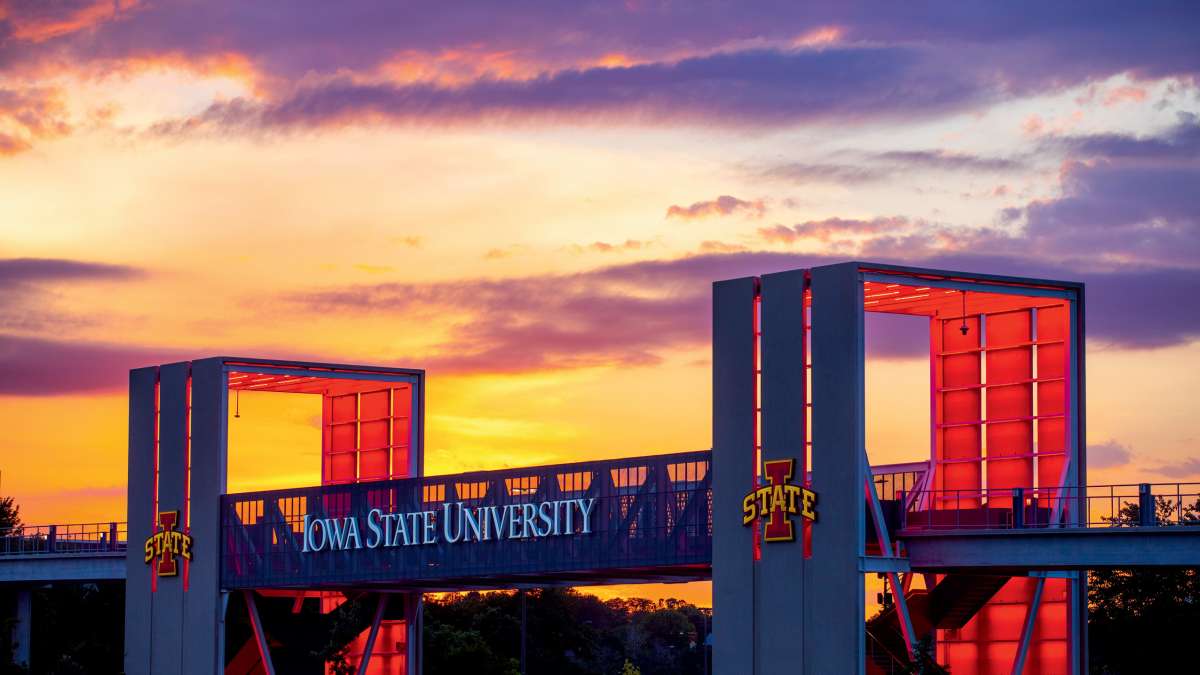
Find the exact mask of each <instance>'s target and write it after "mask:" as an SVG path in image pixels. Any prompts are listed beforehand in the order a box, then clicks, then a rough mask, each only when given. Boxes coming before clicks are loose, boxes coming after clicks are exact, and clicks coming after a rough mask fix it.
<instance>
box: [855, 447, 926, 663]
mask: <svg viewBox="0 0 1200 675" xmlns="http://www.w3.org/2000/svg"><path fill="white" fill-rule="evenodd" d="M859 461H860V462H861V463H862V470H863V476H865V479H864V481H863V483H864V484H863V490H864V491H865V492H866V496H867V502H868V503H869V504H870V505H871V513H872V515H874V520H875V538H876V540H878V542H879V550H880V551H882V552H883V553H884V555H889V556H890V555H895V550H894V549H893V548H892V541H891V537H890V536H888V531H887V523H885V522H884V521H883V508H882V507H881V506H880V505H879V493H878V492H876V491H875V480H874V476H873V475H872V474H871V464H870V462H868V461H867V454H866V453H865V452H864V453H862V454H861V455H860V456H859ZM887 577H888V582H889V583H891V585H892V590H893V591H894V592H895V594H896V613H897V615H898V616H899V618H900V632H902V633H903V634H904V648H905V650H906V651H908V658H909V659H910V660H911V659H912V658H913V656H914V655H915V654H916V650H915V643H916V636H915V635H913V625H912V617H911V616H910V615H909V613H908V600H907V598H905V597H904V588H905V587H904V585H903V584H901V582H900V575H898V574H896V573H895V572H888V573H887Z"/></svg>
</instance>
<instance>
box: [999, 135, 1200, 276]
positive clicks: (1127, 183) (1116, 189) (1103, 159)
mask: <svg viewBox="0 0 1200 675" xmlns="http://www.w3.org/2000/svg"><path fill="white" fill-rule="evenodd" d="M1050 143H1052V144H1056V145H1060V146H1063V147H1066V148H1068V149H1069V150H1070V151H1071V152H1072V153H1073V157H1074V158H1075V159H1073V160H1072V161H1070V162H1069V163H1068V164H1067V165H1066V168H1065V169H1064V171H1063V180H1062V184H1063V189H1062V195H1061V196H1059V197H1056V198H1052V199H1046V200H1041V201H1036V202H1033V203H1031V204H1029V205H1027V206H1026V207H1025V208H1024V210H1023V212H1021V214H1020V215H1024V217H1025V219H1026V234H1027V236H1028V238H1029V239H1030V240H1031V242H1032V244H1033V245H1034V246H1035V247H1037V248H1039V249H1042V250H1052V251H1061V252H1063V253H1064V254H1069V255H1072V256H1078V257H1080V258H1091V259H1094V260H1099V261H1101V262H1106V261H1111V260H1116V261H1118V262H1125V263H1130V262H1133V263H1141V264H1159V265H1172V266H1183V267H1192V266H1195V265H1196V261H1197V260H1200V190H1197V189H1196V186H1197V185H1200V118H1197V117H1196V116H1195V115H1181V117H1180V122H1179V124H1178V125H1176V126H1175V127H1174V128H1172V129H1170V130H1168V131H1167V132H1166V133H1164V134H1162V135H1160V136H1155V137H1146V138H1137V137H1132V136H1124V135H1115V134H1101V135H1093V136H1080V137H1069V138H1063V139H1055V140H1053V141H1050ZM1015 215H1018V214H1015V213H1006V214H1003V216H1002V217H1003V218H1006V219H1009V220H1011V219H1013V216H1015Z"/></svg>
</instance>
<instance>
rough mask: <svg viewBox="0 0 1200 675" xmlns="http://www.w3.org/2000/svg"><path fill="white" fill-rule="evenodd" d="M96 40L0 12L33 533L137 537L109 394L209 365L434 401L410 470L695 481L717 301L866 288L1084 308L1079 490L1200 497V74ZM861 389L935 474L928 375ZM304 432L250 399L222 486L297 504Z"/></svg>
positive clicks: (322, 38)
mask: <svg viewBox="0 0 1200 675" xmlns="http://www.w3.org/2000/svg"><path fill="white" fill-rule="evenodd" d="M109 5H111V3H94V4H90V5H89V4H88V3H82V4H81V5H80V6H79V7H77V8H74V9H70V10H68V8H66V7H65V6H63V7H56V8H45V9H44V10H42V11H35V8H26V7H24V6H21V7H15V8H13V9H11V10H8V9H5V8H3V7H0V24H4V25H8V24H11V27H12V28H13V30H12V31H11V32H10V33H9V34H8V36H7V37H0V63H7V64H11V65H10V66H8V67H6V69H5V70H4V71H3V72H0V428H3V429H4V430H5V433H4V435H3V438H2V439H0V471H2V474H0V493H3V494H11V495H13V496H15V497H16V498H17V500H18V501H19V502H20V504H21V506H22V514H23V516H24V519H25V520H26V521H27V522H29V523H41V522H65V521H72V522H86V521H96V520H107V519H110V518H123V513H124V500H125V470H126V469H125V445H126V401H125V391H124V386H125V385H124V378H125V372H126V371H127V369H128V368H130V367H135V366H139V365H149V364H153V363H159V362H165V361H168V360H175V359H181V358H189V357H201V356H207V355H213V354H236V355H244V356H263V357H279V358H289V357H300V358H309V359H313V360H327V361H340V362H360V363H367V364H381V365H399V366H408V367H417V368H422V367H423V368H426V369H427V370H428V374H429V390H428V409H427V410H428V412H427V418H428V432H427V451H426V458H427V459H426V466H427V468H428V470H429V471H430V472H439V473H440V472H452V471H458V470H465V469H480V468H497V467H505V466H520V465H528V464H537V463H547V462H559V461H569V460H576V459H587V458H600V457H617V456H626V455H637V454H650V453H664V452H675V451H683V450H692V449H702V448H707V447H709V442H710V441H709V435H710V429H709V418H710V367H709V366H710V364H709V363H708V359H709V353H708V342H707V340H708V338H707V332H706V331H707V329H706V326H707V321H708V316H707V313H706V312H707V302H708V299H707V293H708V290H707V289H708V286H707V284H708V282H709V281H711V280H714V279H717V278H724V277H729V276H738V275H744V274H750V273H757V272H765V271H771V270H777V269H783V268H787V267H801V266H805V265H808V264H813V263H822V262H827V261H832V260H838V259H852V258H862V259H883V260H887V261H898V262H911V263H915V264H926V265H929V266H934V267H962V268H966V269H970V270H974V271H986V272H997V273H1012V274H1025V273H1029V274H1037V275H1042V276H1056V277H1061V278H1066V279H1084V280H1085V281H1087V282H1088V283H1089V289H1090V292H1091V293H1092V294H1091V295H1089V300H1090V303H1089V306H1090V308H1091V309H1090V311H1089V317H1088V321H1089V333H1088V334H1089V338H1090V342H1089V354H1088V359H1089V361H1088V366H1089V370H1088V378H1087V387H1088V416H1087V421H1088V438H1089V440H1090V444H1091V445H1092V446H1093V448H1092V455H1091V456H1092V458H1093V461H1092V462H1091V476H1090V480H1091V481H1092V482H1110V481H1119V482H1134V481H1139V480H1148V481H1163V480H1166V479H1167V478H1168V477H1170V478H1171V479H1186V478H1191V479H1193V480H1196V479H1200V478H1198V477H1200V452H1197V450H1196V437H1197V436H1196V432H1195V418H1196V414H1197V412H1200V411H1198V410H1197V407H1196V404H1195V402H1194V397H1189V396H1187V395H1186V394H1185V393H1186V392H1189V391H1193V390H1195V389H1196V388H1197V387H1198V386H1200V342H1198V338H1200V319H1198V318H1197V317H1200V312H1197V311H1196V309H1197V308H1196V305H1195V297H1196V292H1198V291H1200V282H1198V281H1197V279H1198V278H1200V272H1198V268H1197V263H1196V260H1197V259H1200V234H1198V228H1200V224H1198V223H1200V220H1198V218H1197V213H1198V212H1200V206H1198V205H1197V203H1196V202H1195V197H1194V193H1195V190H1194V188H1195V184H1196V183H1195V181H1196V180H1197V179H1198V178H1200V167H1198V165H1197V162H1198V160H1197V157H1200V143H1197V141H1196V139H1197V138H1200V121H1198V120H1200V118H1198V117H1197V116H1196V115H1197V112H1200V104H1198V103H1197V101H1200V97H1198V96H1197V92H1198V91H1200V89H1197V86H1196V84H1195V83H1196V72H1197V66H1196V65H1195V64H1194V63H1192V62H1191V61H1188V60H1186V59H1184V58H1183V57H1181V56H1180V53H1181V52H1184V51H1186V50H1181V49H1174V50H1172V49H1170V48H1165V49H1164V50H1163V51H1161V52H1158V51H1153V50H1142V49H1130V50H1124V49H1110V48H1109V47H1105V52H1104V53H1103V55H1102V56H1103V58H1101V56H1098V55H1096V54H1092V52H1087V54H1084V56H1080V57H1079V58H1080V59H1082V61H1080V62H1074V61H1071V60H1070V59H1073V58H1075V53H1076V51H1078V49H1085V48H1086V49H1090V48H1091V47H1089V46H1088V45H1094V44H1108V43H1107V42H1105V41H1103V40H1100V41H1098V40H1095V39H1092V38H1091V37H1089V34H1088V33H1086V32H1077V31H1076V32H1069V33H1063V34H1062V35H1063V36H1065V37H1062V36H1060V35H1051V36H1049V37H1048V36H1046V35H1044V34H1042V33H1040V32H1039V30H1040V29H1039V28H1038V24H1037V22H1036V21H1031V22H1030V23H1029V24H1028V25H1026V24H1024V23H1022V24H1021V25H1020V26H1014V27H1013V28H1012V30H1013V37H1012V39H1013V40H1017V41H1019V44H1020V48H1017V49H1014V48H1012V45H1011V44H1003V43H1000V44H997V43H994V42H992V40H1003V39H1008V35H1007V34H1006V35H1005V36H1000V37H996V35H995V34H994V32H993V31H990V30H985V29H982V28H981V27H980V26H986V25H988V22H987V21H984V22H983V23H982V24H976V23H973V22H966V23H964V24H963V25H961V26H955V27H954V30H957V31H958V33H957V34H956V37H955V38H954V39H948V38H946V37H945V35H949V34H951V33H953V31H952V30H950V29H949V28H948V29H947V31H946V33H945V35H944V34H942V33H930V34H918V33H912V32H911V31H918V28H915V27H913V26H911V25H909V24H908V23H907V22H904V21H903V20H902V18H896V21H897V22H900V23H896V24H895V26H893V25H892V24H891V23H888V22H887V21H882V20H881V21H879V22H875V21H872V20H871V19H870V18H868V17H862V16H857V15H855V16H850V15H846V16H842V15H839V14H838V12H837V11H836V10H835V9H831V10H828V11H824V12H822V13H820V14H821V15H820V16H814V17H809V18H805V17H799V16H797V17H793V19H794V20H793V21H792V22H791V23H789V22H788V21H784V20H781V19H780V18H779V16H773V17H766V18H764V17H757V16H745V17H738V20H737V21H733V20H726V19H721V18H720V17H715V18H712V19H711V20H709V19H700V18H696V17H688V18H687V20H686V21H685V20H682V19H680V18H679V17H672V16H670V10H668V9H666V8H664V9H662V11H661V13H657V14H655V13H653V12H648V11H647V10H646V9H645V8H644V7H641V3H626V4H625V6H624V7H623V8H620V9H618V10H614V11H613V12H611V13H603V16H601V15H599V14H598V15H594V16H591V17H590V18H589V19H588V20H587V21H582V20H581V21H575V20H574V19H568V18H565V17H561V16H549V14H548V15H547V16H540V15H539V16H532V17H510V16H508V15H505V16H504V19H503V20H504V21H506V22H507V21H509V19H512V23H511V24H510V23H505V26H506V28H505V29H504V30H499V29H497V28H496V27H494V26H493V25H492V18H489V17H488V16H484V17H482V18H481V17H479V16H475V15H473V14H470V15H464V16H462V17H458V18H459V20H458V21H457V22H455V21H447V22H443V23H438V24H437V26H436V28H435V27H429V28H428V30H425V31H419V32H418V33H414V34H411V35H410V34H408V33H405V34H404V35H402V36H394V35H390V34H389V35H382V34H377V33H376V32H375V31H374V30H373V26H371V25H365V24H363V23H362V22H358V23H356V24H355V26H353V27H352V28H353V31H354V35H355V39H347V38H345V37H344V36H343V37H340V38H339V37H338V36H337V35H336V34H335V33H336V31H338V30H341V29H342V28H343V26H342V25H341V23H339V22H336V21H334V22H333V23H332V24H331V25H329V26H328V27H327V28H328V35H326V34H324V33H322V34H319V35H313V34H309V33H306V32H305V31H307V30H309V29H310V28H311V26H309V25H307V24H303V25H301V24H300V23H297V24H296V25H290V24H289V25H288V26H287V27H281V28H279V29H278V31H271V32H268V33H264V34H260V33H258V32H256V31H255V30H252V28H253V26H252V25H251V24H250V23H247V24H246V25H241V24H224V23H221V21H223V20H224V19H223V15H220V13H219V12H218V13H215V14H214V15H208V14H204V15H203V16H191V15H189V14H187V12H204V11H206V10H207V9H208V8H207V7H199V8H196V7H193V8H190V9H184V8H180V9H177V10H173V9H171V8H169V7H164V6H158V5H153V4H151V5H146V4H144V3H128V2H126V3H119V11H118V12H116V13H115V14H114V13H113V12H112V10H111V9H110V7H109ZM463 11H464V12H465V11H466V10H463ZM522 11H531V12H532V11H535V10H532V9H530V10H522ZM780 11H783V10H780ZM979 12H981V13H982V12H984V10H982V9H981V10H979ZM826 14H828V16H826ZM966 14H969V13H966V12H964V13H963V16H960V17H956V18H949V17H948V18H947V21H954V20H963V21H964V22H965V21H966V18H964V17H965V15H966ZM768 18H769V19H770V20H768ZM967 18H970V17H967ZM243 19H244V20H245V21H246V22H251V21H252V20H253V19H254V17H243ZM330 21H333V18H330ZM1126 21H1128V19H1122V21H1121V22H1118V23H1120V25H1121V26H1122V27H1123V26H1125V25H1126V24H1125V23H1124V22H1126ZM5 22H8V23H5ZM556 22H560V23H561V25H560V24H559V23H556ZM643 22H644V23H643ZM659 22H661V23H659ZM410 23H411V22H410ZM1093 23H1096V22H1089V26H1091V25H1092V24H1093ZM1101 23H1103V22H1101ZM1176 23H1177V24H1179V25H1180V26H1182V27H1181V28H1179V29H1178V31H1176V32H1179V31H1181V32H1180V34H1179V35H1176V34H1175V32H1172V31H1175V30H1176V29H1175V28H1173V27H1172V26H1163V27H1162V29H1161V30H1162V31H1163V35H1162V36H1161V40H1159V41H1157V42H1156V44H1159V43H1161V44H1164V45H1167V47H1170V45H1172V44H1176V42H1172V40H1176V39H1181V40H1183V42H1182V43H1179V44H1184V45H1186V44H1189V43H1188V38H1187V36H1188V35H1191V36H1192V38H1193V39H1194V32H1189V31H1188V30H1187V29H1186V28H1187V26H1186V24H1187V22H1176ZM335 24H336V25H335ZM568 24H569V25H568ZM901 24H903V25H901ZM4 25H0V36H4V35H5V31H4V30H3V28H4ZM180 25H182V26H187V27H188V30H180V29H179V26H180ZM396 25H401V24H396ZM403 25H408V24H403ZM414 25H422V24H420V22H417V23H416V24H414ZM1096 25H1099V24H1096ZM1106 25H1107V24H1106ZM1155 25H1156V26H1157V24H1155ZM522 30H526V31H530V34H528V35H525V34H522V33H521V31H522ZM1081 30H1082V29H1081ZM1104 30H1117V29H1115V28H1111V27H1110V28H1108V29H1104ZM1122 30H1123V28H1122ZM288 31H292V32H288ZM889 31H894V32H889ZM904 31H910V32H909V33H905V32H904ZM1021 31H1027V32H1028V34H1025V33H1022V32H1021ZM918 32H919V31H918ZM163 36H176V39H178V40H180V41H181V42H180V43H178V44H176V43H172V42H171V41H170V40H166V39H164V38H163ZM180 36H183V37H180ZM914 36H915V37H914ZM1181 36H1182V37H1181ZM1060 37H1061V39H1060ZM359 38H361V39H359ZM963 44H970V45H975V48H974V49H973V50H972V49H960V47H961V45H963ZM297 45H302V46H303V49H300V48H297ZM1072 45H1074V47H1073V46H1072ZM997 47H998V49H996V48H997ZM1076 47H1078V49H1076ZM943 49H950V50H952V53H953V54H954V57H953V58H948V57H947V56H946V53H944V52H942V51H939V50H943ZM992 49H996V51H987V50H992ZM1059 50H1065V51H1059ZM1080 53H1082V52H1080ZM1088 54H1090V56H1088ZM981 55H985V56H986V58H984V56H981ZM1022 55H1025V56H1028V57H1030V58H1031V59H1032V61H1033V62H1035V63H1031V62H1026V61H1024V60H1022V59H1023V57H1022ZM1034 57H1036V58H1034ZM981 58H983V60H982V61H980V60H979V59H981ZM6 59H7V60H6ZM863 59H866V61H862V60H863ZM875 59H878V61H875ZM862 63H866V64H867V65H866V66H862ZM843 64H849V65H843ZM710 68H711V69H712V70H711V71H710V70H709V69H710ZM708 73H715V74H708ZM829 73H840V75H839V76H838V77H836V78H835V77H832V76H831V75H830V76H828V77H827V75H828V74H829ZM877 77H885V78H888V79H887V81H886V82H883V83H881V82H880V81H878V80H877V79H875V78H877ZM706 78H711V79H706ZM739 78H742V79H739ZM773 78H774V79H773ZM855 78H860V80H856V79H855ZM760 86H761V87H762V89H758V88H757V87H760ZM705 92H706V93H705ZM880 92H882V93H880ZM790 96H795V97H797V98H788V97H790ZM779 97H783V98H779ZM1188 195H1192V196H1190V197H1189V196H1188ZM1189 200H1190V201H1189ZM1091 289H1095V290H1094V292H1093V291H1091ZM886 338H887V336H874V337H873V339H877V340H879V344H883V343H886V342H887V339H886ZM872 354H873V357H872V359H871V360H870V367H869V369H868V385H869V388H868V391H869V394H868V396H869V401H868V405H869V409H870V410H869V412H870V417H869V430H868V444H869V447H870V452H871V458H872V460H873V461H875V462H892V461H905V460H913V459H922V458H925V457H927V456H928V450H927V444H928V440H927V439H928V434H927V426H926V425H927V419H928V409H927V402H926V401H927V398H926V397H925V396H924V395H923V394H922V395H919V396H912V395H911V394H909V393H907V392H924V390H925V387H927V386H928V370H927V365H926V363H925V361H924V360H923V358H922V357H920V355H919V354H918V353H917V352H914V351H912V350H907V351H905V350H892V351H890V352H889V351H888V350H887V349H882V348H881V349H879V350H873V351H872ZM881 383H886V384H887V385H888V386H886V387H885V386H881ZM309 403H310V402H308V401H305V400H302V399H301V397H281V398H280V399H276V398H272V397H269V396H263V397H256V396H246V397H244V398H243V400H242V401H241V408H242V417H241V418H240V419H238V420H236V421H234V422H233V423H232V424H231V430H230V440H231V448H233V449H234V451H235V454H234V456H233V458H232V459H231V473H230V487H231V489H234V490H238V489H249V488H251V487H281V486H284V485H291V484H297V483H304V482H309V483H311V482H315V481H316V480H317V477H318V473H317V471H318V467H317V458H318V452H319V447H318V446H317V445H315V443H316V439H317V436H316V418H317V411H316V410H315V409H313V408H312V406H310V405H308V404H309ZM675 590H676V589H674V588H672V589H667V590H666V591H662V590H654V591H650V590H648V589H646V592H653V593H658V592H663V593H668V594H675ZM618 592H623V591H618ZM706 592H707V591H706V589H705V587H703V586H701V587H696V588H691V589H689V590H686V591H685V594H690V595H691V596H692V597H696V598H702V597H703V596H704V594H705V593H706Z"/></svg>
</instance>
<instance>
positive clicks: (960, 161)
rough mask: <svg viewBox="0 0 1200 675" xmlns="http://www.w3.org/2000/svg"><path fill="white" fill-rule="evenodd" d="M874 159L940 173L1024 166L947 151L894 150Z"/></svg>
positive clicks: (1021, 163) (902, 166)
mask: <svg viewBox="0 0 1200 675" xmlns="http://www.w3.org/2000/svg"><path fill="white" fill-rule="evenodd" d="M874 158H875V159H878V160H880V161H883V162H887V163H890V164H891V165H893V166H894V167H896V168H904V169H913V168H921V169H937V170H939V171H1008V170H1012V169H1019V168H1021V167H1023V166H1024V162H1022V161H1020V160H1017V159H1012V158H1006V157H983V156H980V155H975V154H970V153H962V152H949V151H946V150H893V151H890V152H881V153H877V154H875V155H874Z"/></svg>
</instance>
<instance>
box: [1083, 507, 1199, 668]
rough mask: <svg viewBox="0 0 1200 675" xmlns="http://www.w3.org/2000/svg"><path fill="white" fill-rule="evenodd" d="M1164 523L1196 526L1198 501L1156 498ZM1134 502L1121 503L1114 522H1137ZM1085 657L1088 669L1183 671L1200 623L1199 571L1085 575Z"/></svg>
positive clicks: (1143, 570)
mask: <svg viewBox="0 0 1200 675" xmlns="http://www.w3.org/2000/svg"><path fill="white" fill-rule="evenodd" d="M1155 511H1156V515H1157V517H1158V522H1159V523H1161V524H1162V525H1163V526H1167V527H1188V526H1198V525H1200V500H1198V501H1197V502H1196V503H1195V504H1190V505H1189V504H1180V503H1178V501H1177V500H1172V499H1168V498H1164V497H1158V498H1156V500H1155ZM1140 515H1141V513H1140V509H1139V507H1138V505H1137V504H1125V505H1124V506H1123V507H1122V508H1121V509H1120V511H1119V512H1118V514H1117V515H1116V516H1114V518H1113V519H1112V520H1113V523H1114V524H1115V525H1132V524H1135V523H1137V522H1139V517H1140ZM1088 604H1089V612H1088V629H1089V634H1088V659H1089V661H1090V669H1091V671H1092V672H1093V673H1167V672H1184V671H1185V670H1186V668H1184V667H1183V665H1182V664H1185V663H1189V662H1192V661H1193V660H1194V655H1193V649H1194V645H1193V643H1192V640H1194V639H1195V636H1196V627H1197V626H1200V570H1197V569H1196V568H1182V567H1172V568H1139V569H1131V570H1097V571H1093V572H1091V573H1090V574H1089V576H1088Z"/></svg>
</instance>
